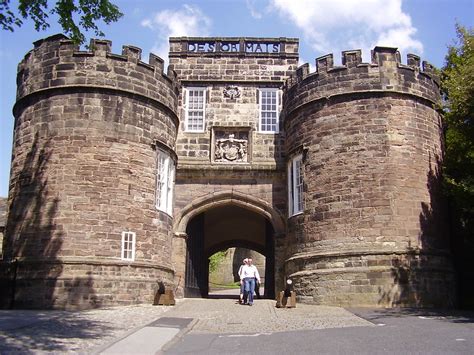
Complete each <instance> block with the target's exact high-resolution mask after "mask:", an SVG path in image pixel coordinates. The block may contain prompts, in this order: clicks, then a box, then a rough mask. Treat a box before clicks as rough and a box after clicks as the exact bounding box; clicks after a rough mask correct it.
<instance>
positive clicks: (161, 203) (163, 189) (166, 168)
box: [156, 149, 175, 215]
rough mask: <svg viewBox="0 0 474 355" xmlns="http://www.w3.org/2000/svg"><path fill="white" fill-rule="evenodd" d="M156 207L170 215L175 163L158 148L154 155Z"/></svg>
mask: <svg viewBox="0 0 474 355" xmlns="http://www.w3.org/2000/svg"><path fill="white" fill-rule="evenodd" d="M156 170H157V171H156V208H158V209H159V210H161V211H163V212H166V213H168V214H169V215H171V213H172V206H173V189H174V176H175V164H174V161H173V159H171V156H170V155H169V154H168V153H166V152H164V151H162V150H160V149H158V150H157V157H156Z"/></svg>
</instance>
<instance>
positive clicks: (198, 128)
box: [184, 87, 206, 132]
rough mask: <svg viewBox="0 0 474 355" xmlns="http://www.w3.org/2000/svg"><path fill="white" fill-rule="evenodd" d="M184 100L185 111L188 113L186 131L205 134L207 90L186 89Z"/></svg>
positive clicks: (202, 88) (197, 88)
mask: <svg viewBox="0 0 474 355" xmlns="http://www.w3.org/2000/svg"><path fill="white" fill-rule="evenodd" d="M184 100H185V102H184V109H185V112H186V115H185V125H186V127H185V131H186V132H204V128H205V122H206V88H205V87H188V88H186V89H185V99H184Z"/></svg>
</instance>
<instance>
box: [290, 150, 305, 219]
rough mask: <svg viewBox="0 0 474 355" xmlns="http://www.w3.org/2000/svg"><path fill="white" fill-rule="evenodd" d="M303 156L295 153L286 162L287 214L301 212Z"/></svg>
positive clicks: (291, 214) (292, 214)
mask: <svg viewBox="0 0 474 355" xmlns="http://www.w3.org/2000/svg"><path fill="white" fill-rule="evenodd" d="M302 161H303V156H302V155H301V154H300V155H297V156H295V157H293V158H292V159H291V160H290V161H289V162H288V206H289V211H288V212H289V215H290V217H291V216H294V215H295V214H298V213H301V212H303V164H302Z"/></svg>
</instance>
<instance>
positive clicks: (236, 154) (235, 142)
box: [214, 134, 248, 162]
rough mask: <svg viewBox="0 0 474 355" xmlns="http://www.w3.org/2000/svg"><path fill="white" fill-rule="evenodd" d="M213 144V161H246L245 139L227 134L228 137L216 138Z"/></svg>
mask: <svg viewBox="0 0 474 355" xmlns="http://www.w3.org/2000/svg"><path fill="white" fill-rule="evenodd" d="M215 144H216V145H215V150H214V161H216V162H247V144H248V142H247V140H245V139H236V138H235V136H234V135H233V134H229V138H220V139H217V140H216V143H215Z"/></svg>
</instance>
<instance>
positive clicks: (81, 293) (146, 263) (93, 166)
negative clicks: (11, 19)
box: [4, 36, 178, 308]
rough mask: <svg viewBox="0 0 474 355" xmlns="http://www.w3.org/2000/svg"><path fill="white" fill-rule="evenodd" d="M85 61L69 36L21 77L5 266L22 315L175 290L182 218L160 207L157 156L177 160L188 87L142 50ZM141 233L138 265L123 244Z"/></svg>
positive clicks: (42, 44) (33, 60) (94, 54)
mask: <svg viewBox="0 0 474 355" xmlns="http://www.w3.org/2000/svg"><path fill="white" fill-rule="evenodd" d="M110 47H111V43H110V42H109V41H97V40H96V41H93V42H92V43H91V48H93V50H92V51H91V52H80V51H78V48H76V47H75V46H74V45H73V44H72V42H71V41H70V40H68V39H66V38H65V37H64V36H54V37H50V38H47V39H45V40H42V41H38V42H36V43H35V48H34V49H33V50H32V51H31V52H30V53H28V54H27V55H26V57H25V59H24V60H23V62H22V63H20V65H19V71H18V83H19V86H18V95H17V103H16V105H15V108H14V113H15V118H16V120H15V132H14V142H13V146H14V153H13V160H12V171H11V180H10V193H9V204H10V213H9V216H8V221H7V232H6V235H7V236H8V237H6V241H5V244H4V245H5V249H4V251H5V258H6V259H7V260H10V261H13V260H17V271H16V280H15V289H16V297H15V300H14V303H15V305H16V306H19V307H42V308H44V307H66V308H87V307H96V306H104V305H111V304H130V303H142V302H147V303H148V302H152V300H153V297H154V293H155V290H156V289H157V288H158V282H164V283H165V284H171V283H172V281H173V269H172V265H171V262H170V259H171V229H172V228H171V226H172V223H173V220H172V218H171V217H170V216H168V215H166V214H165V213H162V212H160V211H158V210H157V209H156V207H155V188H156V146H157V145H158V146H160V147H164V148H166V147H168V148H166V149H169V150H170V151H171V152H172V149H173V148H174V144H175V139H176V132H177V124H178V118H177V115H176V104H177V92H178V91H177V83H176V82H175V81H174V77H173V73H170V74H172V75H171V76H170V77H168V76H166V75H164V74H163V72H162V69H163V63H162V60H161V59H159V58H157V57H154V56H152V57H151V61H150V62H151V63H150V64H147V63H143V62H141V61H140V50H139V49H138V48H135V47H124V51H123V54H122V55H116V54H112V53H110ZM123 231H131V232H135V233H136V254H135V260H134V262H129V261H125V260H121V248H122V232H123Z"/></svg>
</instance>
